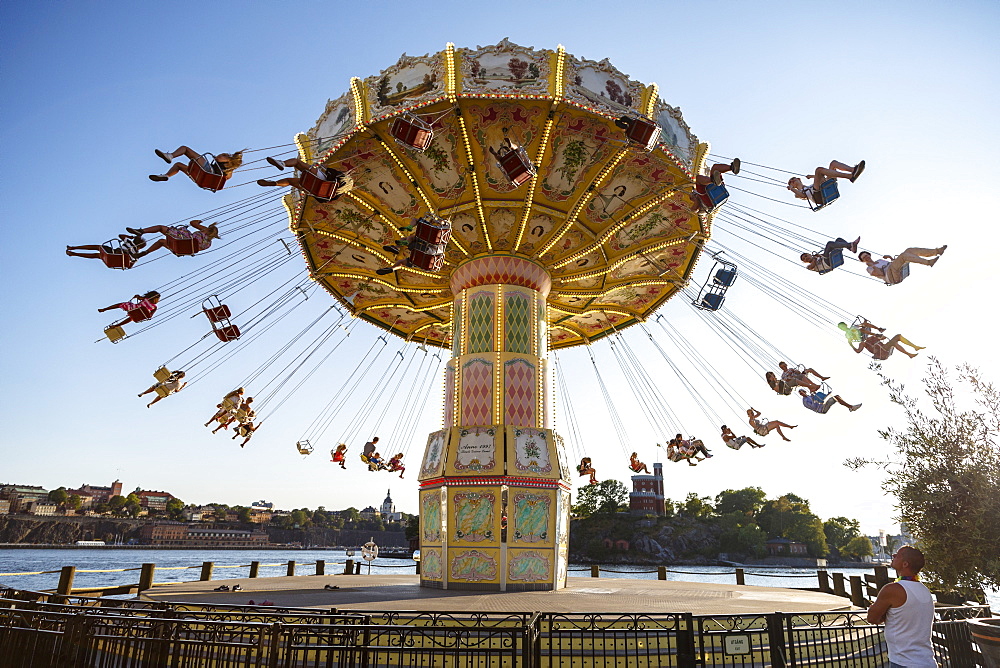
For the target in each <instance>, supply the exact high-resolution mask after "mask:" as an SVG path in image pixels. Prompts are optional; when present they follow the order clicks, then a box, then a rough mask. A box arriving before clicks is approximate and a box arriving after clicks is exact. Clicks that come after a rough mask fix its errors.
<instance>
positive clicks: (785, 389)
mask: <svg viewBox="0 0 1000 668" xmlns="http://www.w3.org/2000/svg"><path fill="white" fill-rule="evenodd" d="M794 389H795V386H794V385H789V384H788V383H786V382H785V381H783V380H779V381H778V387H777V389H775V392H777V393H778V394H780V395H782V396H784V397H787V396H788V395H790V394H791V393H792V390H794Z"/></svg>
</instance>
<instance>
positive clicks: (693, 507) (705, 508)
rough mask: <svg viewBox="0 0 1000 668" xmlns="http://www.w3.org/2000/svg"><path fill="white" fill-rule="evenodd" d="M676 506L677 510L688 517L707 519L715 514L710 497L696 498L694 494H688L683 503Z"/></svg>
mask: <svg viewBox="0 0 1000 668" xmlns="http://www.w3.org/2000/svg"><path fill="white" fill-rule="evenodd" d="M678 506H679V508H678V510H680V512H681V513H682V514H684V515H687V516H688V517H708V516H710V515H712V514H713V513H714V512H715V509H714V508H712V499H711V497H708V496H698V495H697V494H695V493H694V492H689V493H688V495H687V498H686V499H684V503H683V504H678Z"/></svg>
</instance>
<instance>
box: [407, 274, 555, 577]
mask: <svg viewBox="0 0 1000 668" xmlns="http://www.w3.org/2000/svg"><path fill="white" fill-rule="evenodd" d="M550 286H551V280H550V279H549V276H548V273H547V272H546V271H545V270H544V269H543V268H542V267H541V266H540V265H538V264H536V263H534V262H531V261H529V260H526V259H522V258H516V257H511V256H496V255H495V256H489V257H482V258H477V259H474V260H471V261H469V262H466V263H465V264H462V265H460V266H459V267H457V268H456V269H455V271H454V272H453V273H452V277H451V289H452V294H453V295H454V296H455V301H454V320H453V323H454V344H453V348H454V349H453V351H452V354H453V357H452V360H451V362H449V364H448V369H447V371H446V376H445V395H446V396H445V425H446V428H445V429H443V430H441V431H438V432H435V433H433V434H431V435H430V438H429V439H428V442H427V449H426V451H425V453H424V459H423V463H422V465H421V468H420V475H419V479H420V555H421V576H420V584H421V586H424V587H441V588H446V589H475V590H482V591H527V590H537V589H543V590H550V589H558V588H561V587H565V586H566V565H567V551H568V548H569V509H570V508H569V506H570V495H569V489H570V486H569V475H570V472H569V468H568V466H567V463H566V457H565V454H564V451H563V447H562V441H561V439H560V438H559V437H558V436H557V435H556V434H555V433H554V432H553V431H552V430H551V429H547V428H546V426H547V424H548V422H549V408H548V400H549V382H548V373H547V368H546V361H545V356H546V351H547V337H548V334H547V331H546V330H547V328H546V317H545V314H546V308H545V300H546V297H547V295H548V292H549V288H550Z"/></svg>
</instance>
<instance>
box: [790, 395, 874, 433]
mask: <svg viewBox="0 0 1000 668" xmlns="http://www.w3.org/2000/svg"><path fill="white" fill-rule="evenodd" d="M799 394H800V395H801V396H802V405H803V406H805V407H806V408H808V409H809V410H811V411H813V412H815V413H820V414H821V415H825V414H826V412H827V411H829V410H830V409H831V408H832V407H833V405H834V404H840V405H841V406H846V407H847V409H848V410H849V411H851V412H852V413H853V412H854V411H856V410H858V409H859V408H861V404H849V403H847V402H846V401H844V400H843V399H842V398H841V397H840V395H839V394H832V393H831V392H829V391H828V392H820V391H817V392H813V393H812V394H810V393H808V392H806V391H805V390H799ZM778 433H779V434H780V433H781V432H778Z"/></svg>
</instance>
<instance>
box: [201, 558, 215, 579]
mask: <svg viewBox="0 0 1000 668" xmlns="http://www.w3.org/2000/svg"><path fill="white" fill-rule="evenodd" d="M214 568H215V562H214V561H205V562H202V564H201V579H202V580H203V581H207V580H211V579H212V570H213V569H214Z"/></svg>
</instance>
